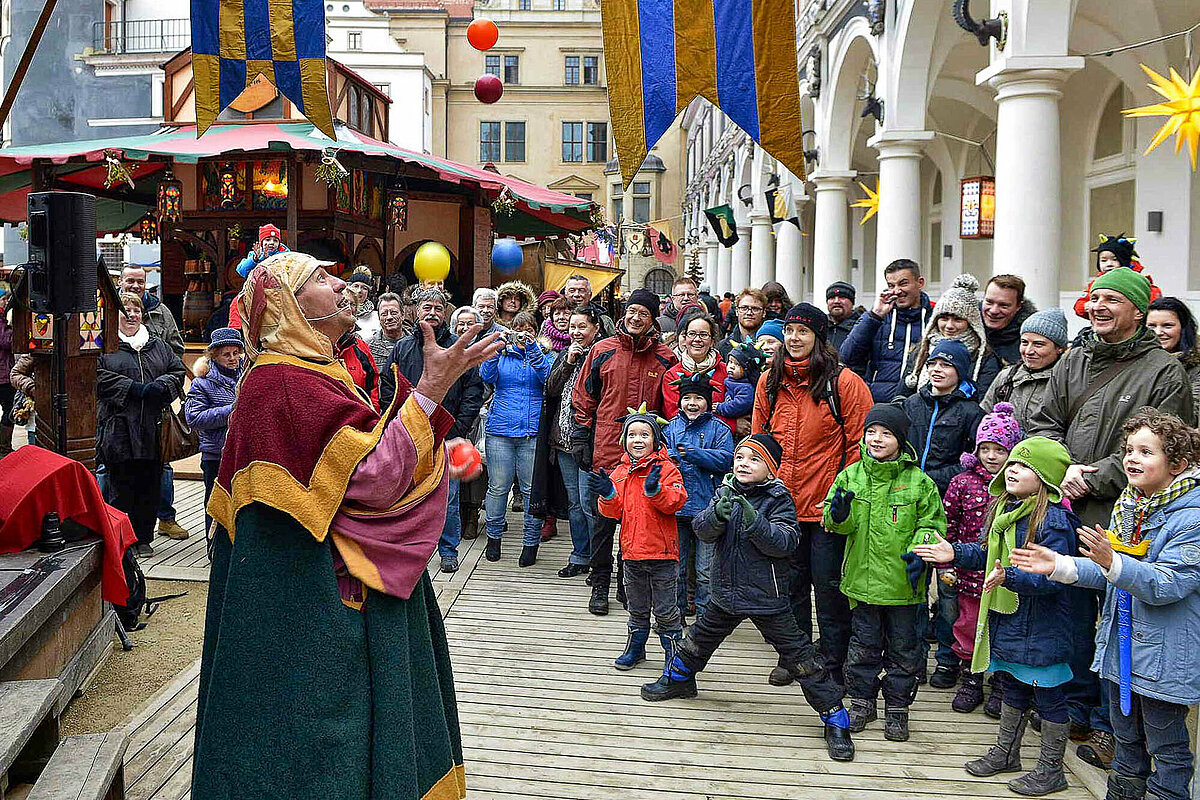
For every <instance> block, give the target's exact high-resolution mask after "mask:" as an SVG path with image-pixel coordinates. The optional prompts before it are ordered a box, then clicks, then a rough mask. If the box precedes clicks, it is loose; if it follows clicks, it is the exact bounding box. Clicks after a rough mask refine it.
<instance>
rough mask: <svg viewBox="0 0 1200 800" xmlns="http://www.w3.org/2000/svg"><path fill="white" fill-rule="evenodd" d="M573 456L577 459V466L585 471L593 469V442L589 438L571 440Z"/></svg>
mask: <svg viewBox="0 0 1200 800" xmlns="http://www.w3.org/2000/svg"><path fill="white" fill-rule="evenodd" d="M571 456H572V457H573V458H574V459H575V467H576V468H577V469H581V470H583V471H584V472H591V470H592V443H591V442H590V441H588V440H587V439H572V440H571Z"/></svg>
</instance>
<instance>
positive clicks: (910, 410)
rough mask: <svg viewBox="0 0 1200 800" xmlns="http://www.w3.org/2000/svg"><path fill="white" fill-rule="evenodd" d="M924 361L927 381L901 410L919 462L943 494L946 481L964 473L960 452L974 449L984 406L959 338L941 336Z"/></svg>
mask: <svg viewBox="0 0 1200 800" xmlns="http://www.w3.org/2000/svg"><path fill="white" fill-rule="evenodd" d="M927 363H928V365H929V381H928V382H927V383H926V384H925V385H924V386H921V387H919V388H918V389H917V393H916V394H914V395H912V396H911V397H909V398H908V399H907V400H905V401H904V413H905V414H906V415H907V416H908V421H909V423H910V427H909V430H908V441H909V442H911V443H912V446H913V447H914V448H915V449H916V451H917V465H918V466H920V467H921V469H922V470H923V471H924V472H925V474H926V475H928V476H929V477H931V478H933V482H934V483H936V484H937V487H938V491H939V492H941V493H942V494H943V495H945V494H946V488H947V487H948V486H949V485H950V481H952V480H954V476H955V475H957V474H958V473H960V472H962V471H963V466H962V464H960V463H959V459H960V458H961V457H962V454H963V453H974V452H975V431H976V429H978V428H979V423H980V422H982V421H983V410H982V409H980V408H979V401H978V398H977V397H976V396H975V386H974V384H972V383H971V355H970V353H968V352H967V348H966V346H965V345H964V344H963V343H962V342H959V341H956V340H954V339H942V341H940V342H938V343H937V345H936V346H935V347H934V348H933V351H932V352H931V353H930V354H929V360H928V362H927Z"/></svg>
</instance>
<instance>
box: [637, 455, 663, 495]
mask: <svg viewBox="0 0 1200 800" xmlns="http://www.w3.org/2000/svg"><path fill="white" fill-rule="evenodd" d="M661 478H662V464H659V463H658V462H657V461H656V462H655V463H653V464H651V465H650V471H649V472H647V473H646V482H645V483H643V484H642V488H644V489H645V490H646V496H647V497H654V495H656V494H658V490H659V489H661V488H662V481H661V480H660V479H661Z"/></svg>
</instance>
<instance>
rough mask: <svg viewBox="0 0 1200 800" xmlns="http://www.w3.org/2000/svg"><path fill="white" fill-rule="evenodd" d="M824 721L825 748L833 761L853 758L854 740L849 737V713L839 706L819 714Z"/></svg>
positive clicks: (851, 759)
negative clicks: (834, 709)
mask: <svg viewBox="0 0 1200 800" xmlns="http://www.w3.org/2000/svg"><path fill="white" fill-rule="evenodd" d="M821 721H822V722H824V723H825V750H826V752H828V753H829V757H830V758H831V759H833V760H834V761H853V760H854V740H853V739H851V738H850V728H849V725H850V715H849V714H847V713H846V709H845V708H843V707H839V708H838V709H837V710H836V711H831V712H828V713H825V714H822V715H821Z"/></svg>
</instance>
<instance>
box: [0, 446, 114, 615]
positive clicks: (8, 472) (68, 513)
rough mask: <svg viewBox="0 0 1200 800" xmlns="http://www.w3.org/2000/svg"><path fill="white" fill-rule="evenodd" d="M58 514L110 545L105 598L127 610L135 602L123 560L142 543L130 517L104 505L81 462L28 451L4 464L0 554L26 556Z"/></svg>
mask: <svg viewBox="0 0 1200 800" xmlns="http://www.w3.org/2000/svg"><path fill="white" fill-rule="evenodd" d="M50 511H57V512H58V516H59V519H62V520H64V521H65V520H68V519H71V520H75V522H78V523H79V524H80V525H83V526H85V527H87V528H90V529H91V530H93V531H96V532H97V533H99V534H100V536H101V538H103V540H104V565H103V572H102V574H101V592H102V594H103V595H104V599H105V600H107V601H108V602H110V603H113V604H115V605H124V604H125V602H126V601H127V600H128V599H129V587H128V586H127V585H126V584H125V571H124V569H123V568H122V566H121V559H122V557H123V556H124V555H125V550H126V548H128V547H130V546H131V545H133V544H135V543H136V542H137V535H136V534H135V533H134V532H133V526H132V525H130V524H129V517H128V516H127V515H126V514H125V512H123V511H118V510H117V509H115V508H113V507H112V506H110V505H109V504H108V503H105V502H104V497H103V496H102V495H101V494H100V487H99V486H97V485H96V478H95V476H93V475H92V473H90V472H88V471H87V468H86V467H84V466H83V464H80V463H79V462H78V461H72V460H71V459H69V458H66V457H64V456H60V455H58V454H57V453H52V452H50V451H49V450H43V449H42V448H40V447H35V446H33V445H26V446H25V447H22V448H20V449H18V450H15V451H13V452H12V453H10V454H9V455H7V456H5V457H4V458H3V459H0V553H15V552H17V551H20V550H24V549H26V548H27V547H29V546H30V545H32V544H33V543H34V542H36V541H37V540H38V539H39V538H40V537H41V535H42V518H43V517H45V516H46V514H47V512H50Z"/></svg>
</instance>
